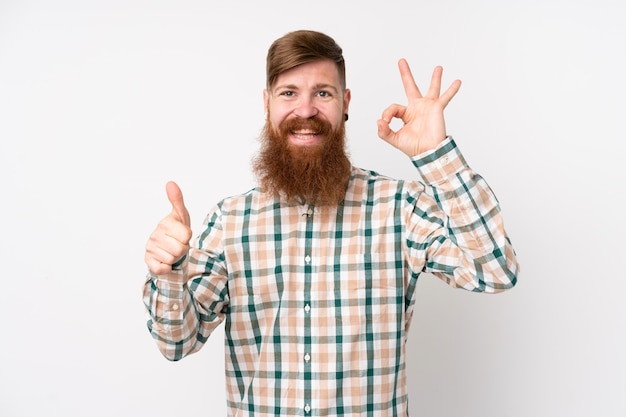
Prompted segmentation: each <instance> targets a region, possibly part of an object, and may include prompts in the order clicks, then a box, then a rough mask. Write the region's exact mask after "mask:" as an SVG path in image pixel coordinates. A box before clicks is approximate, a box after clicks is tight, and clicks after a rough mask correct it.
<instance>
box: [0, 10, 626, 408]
mask: <svg viewBox="0 0 626 417" xmlns="http://www.w3.org/2000/svg"><path fill="white" fill-rule="evenodd" d="M620 3H621V2H620V1H618V0H596V1H590V0H586V1H583V0H570V1H565V0H563V1H553V0H526V1H523V2H503V1H496V0H492V1H489V0H477V1H462V0H448V1H446V0H439V1H428V2H426V1H423V0H411V1H409V0H407V1H395V0H387V1H384V2H380V3H379V4H371V5H368V3H367V2H351V3H349V4H348V2H340V1H337V0H334V1H326V0H322V1H317V2H297V1H293V0H291V1H253V0H250V1H230V2H225V1H221V2H209V1H200V0H196V1H192V0H178V1H154V0H143V1H139V0H90V1H86V0H82V1H81V0H74V1H72V0H57V1H44V0H41V1H35V0H19V1H18V0H0V181H1V184H0V194H1V195H2V202H1V203H0V210H1V212H0V214H1V215H0V257H1V258H0V260H1V262H2V265H4V274H3V275H4V276H3V278H2V285H1V289H0V329H1V330H0V334H1V336H0V361H1V362H0V374H1V375H2V376H1V377H0V415H2V416H7V417H9V416H10V417H13V416H39V415H46V416H112V415H137V416H144V415H145V416H147V415H150V416H172V415H178V416H184V415H207V416H219V415H225V409H226V408H225V401H224V388H223V360H222V355H223V347H222V336H223V330H222V329H221V328H220V329H219V330H218V331H217V332H216V334H215V335H214V337H213V338H212V339H211V340H210V341H209V343H208V344H207V345H206V346H205V348H204V350H202V351H201V352H199V353H198V354H196V355H194V356H191V357H188V358H186V359H185V360H183V361H181V362H178V363H170V362H167V361H166V360H165V359H163V358H162V357H161V355H160V354H159V353H158V352H157V350H156V346H155V345H154V343H153V341H152V339H151V337H150V336H149V334H148V332H147V330H146V326H145V320H144V315H143V306H142V301H141V286H142V281H143V277H144V275H145V265H144V264H143V245H144V243H145V241H146V239H147V237H148V235H149V233H150V232H151V231H152V229H153V228H154V226H155V225H156V223H157V221H158V220H159V219H161V218H162V217H163V216H164V215H165V214H167V213H168V211H169V205H168V202H167V199H166V196H165V191H164V184H165V182H166V181H167V180H169V179H174V180H176V181H178V183H179V184H180V185H181V187H182V189H183V192H184V193H185V197H186V201H187V203H188V206H189V209H190V212H191V215H192V221H193V223H194V225H195V231H196V232H198V229H199V226H200V223H201V221H202V218H203V216H204V214H205V213H206V211H207V210H208V209H209V207H210V206H211V205H212V204H214V203H215V202H216V201H217V200H218V199H220V198H222V197H225V196H227V195H230V194H234V193H239V192H242V191H246V190H247V189H248V188H250V186H251V185H252V180H253V179H252V176H251V175H250V174H249V171H250V170H249V161H250V158H251V156H252V155H253V154H254V152H255V150H256V147H257V142H256V137H257V134H258V132H259V130H260V128H261V126H262V123H263V108H262V89H263V84H264V58H265V52H266V49H267V47H268V46H269V44H270V42H271V41H272V40H274V39H275V38H276V37H278V36H281V35H283V34H284V33H286V32H287V31H290V30H293V29H299V28H307V29H317V30H321V31H325V32H327V33H329V34H330V35H332V36H334V37H335V38H336V39H337V41H338V42H339V43H340V44H341V45H342V46H343V48H344V51H345V56H346V59H347V64H348V84H349V87H350V88H351V89H352V94H353V101H352V105H351V112H350V121H349V122H348V135H349V145H350V148H351V153H352V156H353V161H354V163H355V164H357V165H359V166H363V167H366V168H371V169H375V170H377V171H379V172H382V173H385V174H389V175H393V176H401V177H407V178H410V177H413V176H414V175H415V174H414V171H413V169H412V168H411V166H410V164H409V162H408V160H407V159H406V157H404V156H403V155H402V154H399V153H398V152H397V151H396V150H394V149H392V148H391V147H389V146H388V145H386V144H385V143H383V142H382V141H380V140H379V139H378V138H377V135H376V119H377V118H378V117H379V115H380V113H381V112H382V110H383V109H384V108H385V107H386V106H387V105H389V104H391V103H392V102H401V103H404V102H405V97H404V92H403V89H402V84H401V82H400V78H399V76H398V72H397V67H396V62H397V60H398V58H400V57H406V58H407V59H408V60H409V63H410V64H411V65H412V68H413V71H414V75H415V77H416V79H417V81H418V83H419V85H421V86H424V87H425V86H426V85H427V83H428V81H429V79H430V78H429V77H430V73H431V71H432V68H433V67H434V66H435V65H437V64H441V65H443V66H444V82H445V83H449V82H451V81H452V80H453V79H454V78H460V79H462V80H463V83H464V84H463V86H462V88H461V91H460V92H459V94H458V95H457V97H455V99H454V100H453V101H452V103H451V104H450V106H449V107H448V109H447V112H446V116H447V121H448V131H449V133H451V134H453V135H454V136H455V138H456V140H457V142H458V144H459V146H460V147H461V149H462V150H463V152H464V154H465V156H466V158H467V159H468V161H469V162H470V164H471V165H472V166H473V167H474V168H475V169H476V170H477V171H478V172H480V173H481V174H483V175H484V176H485V177H486V178H487V180H488V182H489V183H490V185H491V186H492V188H493V189H494V190H495V191H496V194H497V195H498V197H499V200H500V202H501V205H502V208H503V211H504V215H505V220H506V223H507V227H508V230H509V233H510V236H511V238H512V240H513V243H514V246H515V247H516V249H517V252H518V255H519V259H520V261H521V264H522V268H523V269H522V274H521V276H520V281H519V285H518V286H517V287H516V288H515V289H514V290H512V291H510V292H508V293H505V294H501V295H497V296H487V295H480V294H471V293H467V292H463V291H461V290H452V289H450V288H448V287H446V286H445V285H444V284H443V283H441V282H440V281H438V280H436V279H435V278H433V277H431V276H424V277H423V278H422V280H421V282H420V286H419V291H420V295H419V297H418V306H417V310H416V315H415V318H414V321H413V328H412V333H411V337H410V340H409V349H410V351H411V356H410V358H409V361H410V362H409V368H410V373H411V377H410V378H411V379H410V384H411V388H410V392H411V393H410V395H411V397H410V398H411V400H410V403H411V405H410V407H411V413H412V416H444V417H447V416H464V417H467V416H470V417H471V416H494V417H496V416H497V417H500V416H511V417H526V416H533V417H540V416H546V417H547V416H550V417H552V416H570V417H571V416H581V417H582V416H603V417H606V416H624V415H626V399H625V398H626V397H625V396H624V393H625V392H626V359H625V357H626V355H625V354H624V352H626V342H625V341H624V339H625V338H624V333H625V330H626V307H625V305H626V303H625V302H624V301H623V300H622V299H623V297H624V294H625V293H626V273H625V271H624V266H623V263H624V248H625V244H624V242H623V240H622V239H623V237H624V234H625V232H626V228H625V221H624V213H623V212H624V210H623V209H622V207H621V206H622V204H623V203H622V202H623V192H624V188H625V185H624V180H626V176H625V174H624V170H623V166H624V164H625V163H626V158H625V156H626V152H625V148H626V147H625V145H624V143H625V141H626V135H625V133H626V128H625V126H624V115H623V113H624V109H625V107H624V95H625V93H626V86H625V81H624V79H625V76H624V74H625V73H626V64H624V59H623V57H624V51H625V50H626V29H625V26H624V24H623V22H624V17H625V12H624V9H623V6H621V5H620Z"/></svg>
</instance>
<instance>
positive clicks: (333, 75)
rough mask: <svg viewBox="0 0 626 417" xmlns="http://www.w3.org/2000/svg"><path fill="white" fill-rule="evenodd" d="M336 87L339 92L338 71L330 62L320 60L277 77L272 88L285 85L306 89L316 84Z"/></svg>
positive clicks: (302, 65) (299, 66)
mask: <svg viewBox="0 0 626 417" xmlns="http://www.w3.org/2000/svg"><path fill="white" fill-rule="evenodd" d="M320 83H322V84H328V85H333V86H336V88H337V90H340V88H339V85H340V81H339V70H338V69H337V65H336V64H335V63H334V62H333V61H331V60H321V61H314V62H309V63H306V64H301V65H298V66H297V67H294V68H291V69H289V70H287V71H284V72H282V73H280V74H279V75H278V77H277V78H276V82H275V83H274V87H273V88H281V87H284V86H287V85H291V86H299V87H303V88H304V87H306V86H311V85H318V84H320Z"/></svg>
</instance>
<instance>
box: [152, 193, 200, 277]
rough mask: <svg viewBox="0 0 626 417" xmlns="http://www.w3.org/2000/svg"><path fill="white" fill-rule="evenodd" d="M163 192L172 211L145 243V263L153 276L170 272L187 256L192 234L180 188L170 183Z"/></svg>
mask: <svg viewBox="0 0 626 417" xmlns="http://www.w3.org/2000/svg"><path fill="white" fill-rule="evenodd" d="M165 191H166V192H167V199H168V200H169V201H170V203H171V204H172V211H171V212H170V214H168V215H167V216H166V217H165V218H164V219H163V220H161V221H160V222H159V224H158V225H157V227H156V229H155V230H154V232H152V234H151V235H150V238H149V239H148V242H147V243H146V255H145V262H146V265H148V268H149V269H150V271H151V272H152V273H153V274H155V275H162V274H166V273H168V272H170V271H171V270H172V265H173V264H174V263H175V262H176V261H178V260H179V259H180V258H182V257H183V256H184V255H186V254H187V252H188V251H189V241H190V240H191V233H192V232H191V228H190V220H189V212H188V211H187V208H186V207H185V202H184V200H183V193H182V192H181V191H180V188H179V187H178V185H177V184H176V183H175V182H173V181H170V182H168V183H167V184H166V186H165Z"/></svg>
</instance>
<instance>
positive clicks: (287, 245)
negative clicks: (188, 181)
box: [144, 31, 518, 416]
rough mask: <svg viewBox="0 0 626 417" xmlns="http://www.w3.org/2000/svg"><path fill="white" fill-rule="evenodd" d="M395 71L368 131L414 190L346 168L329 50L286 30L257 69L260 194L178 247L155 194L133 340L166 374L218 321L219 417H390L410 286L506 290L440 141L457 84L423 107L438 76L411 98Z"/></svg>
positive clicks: (337, 80)
mask: <svg viewBox="0 0 626 417" xmlns="http://www.w3.org/2000/svg"><path fill="white" fill-rule="evenodd" d="M399 69H400V75H401V78H402V82H403V85H404V88H405V91H406V95H407V98H408V105H406V106H403V105H397V104H395V105H391V106H389V107H388V108H387V109H385V110H384V112H383V114H382V118H381V119H380V120H379V121H378V134H379V136H380V137H381V138H382V139H384V140H385V141H387V142H389V143H390V144H391V145H393V146H395V147H396V148H398V149H399V150H401V151H402V152H404V153H405V154H406V155H407V156H409V158H410V160H411V161H412V163H413V165H414V166H415V168H416V170H417V172H416V174H418V175H419V176H421V180H420V181H400V180H394V179H390V178H387V177H384V176H381V175H378V174H376V173H375V172H372V171H367V170H363V169H360V168H357V167H354V166H352V165H351V164H350V162H349V159H348V158H347V156H346V154H345V150H344V146H345V144H344V133H345V130H344V124H345V122H346V121H347V120H348V109H349V105H350V90H348V89H347V88H346V80H345V64H344V61H343V56H342V50H341V48H340V47H339V46H338V45H337V44H336V43H335V41H334V40H333V39H331V38H330V37H328V36H326V35H324V34H322V33H318V32H312V31H295V32H291V33H288V34H286V35H285V36H283V37H281V38H279V39H277V40H276V41H275V42H274V43H273V44H272V45H271V47H270V49H269V51H268V55H267V86H266V89H265V91H264V100H265V110H266V112H267V118H266V119H267V120H266V125H265V129H264V131H263V134H262V137H261V143H262V146H261V150H260V153H259V155H258V157H257V158H256V159H255V162H254V171H255V173H256V174H257V177H258V180H259V186H258V187H256V188H254V189H252V190H251V191H249V192H247V193H245V194H242V195H238V196H235V197H230V198H226V199H224V200H222V201H221V202H219V204H217V205H216V207H214V208H213V209H212V210H211V211H210V213H209V214H208V216H207V217H206V220H205V222H204V225H203V232H202V233H201V234H200V235H199V236H198V238H197V241H196V244H195V245H194V247H191V248H190V245H189V241H190V238H191V230H190V221H189V214H188V212H187V210H186V208H185V205H184V202H183V197H182V193H181V191H180V189H179V188H178V186H177V185H176V184H175V183H173V182H170V183H168V184H167V186H166V191H167V196H168V198H169V200H170V202H171V204H172V212H171V213H170V214H169V215H168V216H167V217H166V218H164V219H163V220H162V221H161V222H160V223H159V225H158V226H157V228H156V230H155V231H154V233H153V234H152V235H151V236H150V238H149V240H148V243H147V244H146V258H145V260H146V263H147V265H148V267H149V270H150V273H149V274H148V277H147V281H146V284H145V289H144V302H145V305H146V309H147V315H148V328H149V330H150V332H151V333H152V336H153V337H154V339H155V340H156V343H157V345H158V347H159V349H160V350H161V352H162V353H163V354H164V355H165V356H166V357H167V358H168V359H170V360H178V359H181V358H182V357H184V356H185V355H188V354H191V353H193V352H196V351H198V350H199V349H200V348H201V347H202V346H203V344H204V343H205V342H206V340H207V338H208V337H209V335H210V334H211V332H212V331H213V329H215V327H216V326H217V325H219V324H220V323H221V322H223V321H224V322H225V339H226V358H225V360H226V382H227V397H228V398H227V406H228V412H229V415H230V416H252V415H254V416H296V415H305V416H306V415H316V416H340V415H341V416H344V415H345V416H365V415H376V416H401V415H407V388H406V363H405V360H406V345H405V342H406V338H407V332H408V329H409V324H410V320H411V315H412V312H413V306H414V301H415V284H416V281H417V279H418V277H419V275H420V274H421V273H422V272H429V273H432V274H434V275H436V276H438V277H440V278H441V279H443V280H444V281H445V282H447V283H448V284H449V285H451V286H452V287H458V288H463V289H466V290H470V291H483V292H490V293H495V292H500V291H503V290H506V289H508V288H511V287H513V286H514V285H515V283H516V280H517V278H516V274H517V271H518V264H517V260H516V257H515V253H514V251H513V248H512V247H511V245H510V242H509V239H508V237H507V235H506V232H505V230H504V227H503V223H502V218H501V215H500V209H499V206H498V203H497V201H496V198H495V196H494V195H493V193H492V192H491V190H490V189H489V187H488V186H487V184H486V183H485V182H484V180H483V179H482V178H481V177H480V176H478V175H477V174H476V173H474V172H473V171H472V170H471V169H470V168H469V167H468V166H467V164H466V162H465V160H464V159H463V157H462V155H461V153H460V151H459V149H458V148H457V146H456V144H455V142H454V140H453V139H452V138H451V137H449V136H447V133H446V129H445V123H444V117H443V111H444V108H445V107H446V105H447V104H448V102H449V101H450V100H451V99H452V98H453V97H454V95H455V94H456V92H457V91H458V89H459V87H460V81H455V82H453V83H452V85H451V86H450V87H449V88H448V89H447V90H446V91H445V92H444V93H443V94H440V84H441V73H442V69H441V67H437V68H435V70H434V72H433V76H432V80H431V85H430V88H429V89H428V92H427V94H426V95H425V96H423V95H422V94H421V92H420V90H419V89H418V87H417V85H416V84H415V82H414V80H413V76H412V75H411V71H410V69H409V66H408V64H407V62H406V61H405V60H400V62H399ZM393 118H400V119H402V121H403V122H404V125H403V127H402V128H400V129H399V130H398V131H393V130H392V129H391V128H390V126H389V124H390V122H391V120H392V119H393ZM418 175H416V176H418Z"/></svg>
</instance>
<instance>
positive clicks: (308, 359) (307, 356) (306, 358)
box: [304, 353, 311, 363]
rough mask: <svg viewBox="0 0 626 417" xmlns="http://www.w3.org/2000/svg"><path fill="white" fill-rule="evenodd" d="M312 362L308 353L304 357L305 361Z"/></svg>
mask: <svg viewBox="0 0 626 417" xmlns="http://www.w3.org/2000/svg"><path fill="white" fill-rule="evenodd" d="M310 360H311V355H309V354H308V353H307V354H306V355H304V361H305V362H307V363H308V362H309V361H310Z"/></svg>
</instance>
